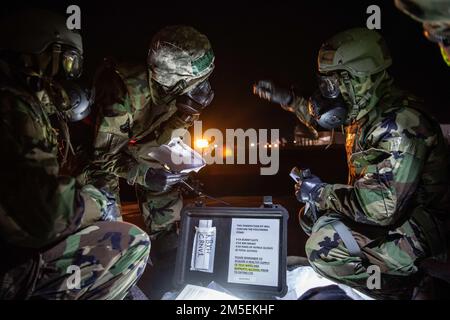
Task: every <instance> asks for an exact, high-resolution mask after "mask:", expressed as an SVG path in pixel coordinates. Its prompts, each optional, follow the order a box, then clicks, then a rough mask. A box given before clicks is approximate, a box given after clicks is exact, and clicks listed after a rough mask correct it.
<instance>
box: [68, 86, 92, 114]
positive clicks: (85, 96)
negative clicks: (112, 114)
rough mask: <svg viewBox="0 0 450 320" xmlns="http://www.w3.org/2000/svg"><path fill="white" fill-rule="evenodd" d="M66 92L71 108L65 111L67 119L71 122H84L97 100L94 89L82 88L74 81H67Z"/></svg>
mask: <svg viewBox="0 0 450 320" xmlns="http://www.w3.org/2000/svg"><path fill="white" fill-rule="evenodd" d="M64 90H65V91H66V93H67V96H68V98H69V107H68V108H67V110H65V111H64V116H65V118H66V119H67V120H68V121H70V122H76V121H80V120H83V119H84V118H86V117H87V116H88V115H89V114H90V113H91V106H92V104H93V102H94V99H95V91H94V89H92V90H88V89H86V88H82V87H81V86H80V85H78V84H77V83H75V82H74V81H67V82H66V83H65V84H64Z"/></svg>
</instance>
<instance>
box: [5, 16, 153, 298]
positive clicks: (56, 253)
mask: <svg viewBox="0 0 450 320" xmlns="http://www.w3.org/2000/svg"><path fill="white" fill-rule="evenodd" d="M0 29H1V31H0V46H1V48H0V145H1V148H2V157H1V158H0V177H1V180H0V251H1V254H2V259H1V263H0V299H28V298H39V299H122V298H123V297H124V296H125V295H126V294H127V292H128V289H129V288H130V287H131V286H133V285H134V284H135V283H136V281H137V280H138V279H139V277H140V275H141V273H142V271H143V270H144V267H145V265H146V261H147V258H148V254H149V247H150V243H149V239H148V236H147V235H146V233H145V232H143V231H142V230H140V229H139V228H137V227H135V226H133V225H131V224H126V223H121V222H114V221H112V220H114V219H115V214H116V212H117V210H118V209H117V205H116V203H115V201H114V198H113V197H112V196H111V195H110V194H108V193H107V192H106V191H104V190H99V189H97V188H95V187H94V186H92V185H84V186H81V185H79V184H77V183H76V181H75V179H74V178H73V177H70V176H61V175H60V174H59V172H60V168H61V165H60V164H61V160H62V158H63V156H62V154H65V152H61V151H62V150H61V149H62V148H68V147H69V145H70V142H69V139H68V136H67V124H66V121H70V120H74V119H77V118H81V117H82V116H83V115H82V114H76V112H77V111H80V110H78V109H76V108H75V109H73V108H72V107H71V106H73V105H74V102H73V101H71V100H70V98H69V96H68V92H67V91H66V90H65V88H64V87H63V86H62V85H61V84H62V83H64V82H63V81H62V78H63V77H68V78H76V77H78V76H79V75H80V73H81V67H82V53H83V52H82V42H81V36H80V35H79V34H77V33H75V32H73V31H70V30H68V29H67V27H66V23H65V19H64V17H63V16H59V15H56V14H54V13H50V12H46V11H39V10H36V11H28V12H23V13H20V14H17V15H14V16H11V17H9V18H6V19H5V20H4V21H2V22H1V25H0ZM60 80H61V81H60ZM74 112H75V113H74ZM63 142H64V143H63ZM77 279H79V281H78V283H77Z"/></svg>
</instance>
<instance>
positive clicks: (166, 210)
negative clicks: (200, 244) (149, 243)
mask: <svg viewBox="0 0 450 320" xmlns="http://www.w3.org/2000/svg"><path fill="white" fill-rule="evenodd" d="M213 69H214V54H213V52H212V49H211V45H210V42H209V40H208V39H207V37H206V36H204V35H203V34H201V33H199V32H198V31H197V30H195V29H194V28H192V27H187V26H170V27H166V28H164V29H162V30H161V31H159V32H158V33H157V34H156V35H155V36H154V38H153V39H152V41H151V44H150V49H149V54H148V63H147V65H137V66H135V65H134V66H133V65H127V64H120V63H117V62H115V61H113V60H112V59H107V60H106V61H105V63H104V65H103V66H102V68H101V69H100V70H99V71H98V73H97V76H96V79H95V84H94V85H95V91H96V100H95V109H97V110H98V111H99V115H98V121H97V129H96V130H97V131H96V132H97V133H96V139H95V146H94V148H95V151H94V155H93V158H92V161H91V163H90V165H89V166H88V167H87V168H86V170H85V171H84V172H83V174H81V175H80V176H79V179H80V181H84V183H89V184H93V185H95V186H96V187H99V188H107V189H108V190H110V191H111V192H113V193H114V194H116V195H117V198H119V178H123V179H126V181H127V182H128V184H130V185H134V186H135V187H136V194H137V197H138V201H139V206H140V210H141V212H142V214H143V216H144V220H145V223H146V225H147V227H148V231H149V233H150V238H151V239H152V240H154V239H158V241H159V242H164V243H165V244H166V245H168V246H169V248H167V249H170V246H171V245H172V246H175V245H176V233H175V232H173V231H175V230H176V228H175V222H177V221H178V220H179V215H180V210H181V208H182V198H181V193H180V191H179V189H178V188H177V186H176V184H177V183H178V182H180V180H181V179H183V178H185V175H182V174H178V173H176V172H170V171H169V170H167V169H166V168H164V167H163V165H162V164H160V163H158V162H156V161H155V160H153V159H151V158H150V157H149V156H148V152H149V149H150V148H152V147H157V146H160V145H162V144H166V143H168V142H169V141H170V140H171V138H172V135H173V133H174V132H175V130H176V132H177V136H182V135H183V131H184V130H186V129H187V128H188V127H189V126H191V124H192V123H193V122H194V121H195V120H197V119H198V117H199V114H200V112H201V110H202V109H203V108H205V107H206V106H208V105H209V104H210V103H211V101H212V99H213V91H212V90H211V87H210V84H209V82H208V77H209V76H210V75H211V73H212V71H213ZM163 238H164V239H165V240H160V239H163ZM167 239H172V240H167ZM168 242H171V243H172V244H171V245H169V244H168ZM172 249H173V248H172Z"/></svg>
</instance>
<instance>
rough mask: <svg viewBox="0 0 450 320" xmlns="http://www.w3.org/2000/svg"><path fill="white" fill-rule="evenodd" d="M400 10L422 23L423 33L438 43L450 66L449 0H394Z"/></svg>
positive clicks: (443, 56)
mask: <svg viewBox="0 0 450 320" xmlns="http://www.w3.org/2000/svg"><path fill="white" fill-rule="evenodd" d="M395 5H396V6H397V8H399V9H400V10H401V11H403V12H404V13H406V14H407V15H409V16H410V17H411V18H413V19H414V20H417V21H419V22H421V23H422V25H423V33H424V35H425V37H426V38H427V39H428V40H430V41H431V42H435V43H437V44H438V45H439V49H440V51H441V54H442V58H443V59H444V61H445V63H446V64H447V65H448V66H449V67H450V0H395Z"/></svg>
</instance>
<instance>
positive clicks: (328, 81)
mask: <svg viewBox="0 0 450 320" xmlns="http://www.w3.org/2000/svg"><path fill="white" fill-rule="evenodd" d="M317 80H318V84H319V90H320V92H321V93H322V96H324V97H325V98H329V99H334V98H337V97H338V96H339V94H340V93H341V91H340V89H339V77H338V75H337V74H336V73H331V74H318V75H317Z"/></svg>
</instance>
